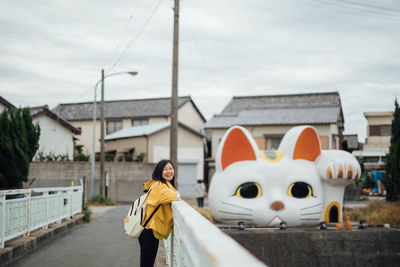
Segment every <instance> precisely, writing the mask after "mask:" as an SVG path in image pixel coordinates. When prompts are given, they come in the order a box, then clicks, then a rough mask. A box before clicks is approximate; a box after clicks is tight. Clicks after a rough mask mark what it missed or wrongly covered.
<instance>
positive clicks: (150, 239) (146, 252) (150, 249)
mask: <svg viewBox="0 0 400 267" xmlns="http://www.w3.org/2000/svg"><path fill="white" fill-rule="evenodd" d="M158 242H159V241H158V239H157V238H155V237H154V235H153V230H151V229H144V230H143V232H142V233H141V234H140V236H139V244H140V267H153V266H154V261H155V260H156V256H157V250H158Z"/></svg>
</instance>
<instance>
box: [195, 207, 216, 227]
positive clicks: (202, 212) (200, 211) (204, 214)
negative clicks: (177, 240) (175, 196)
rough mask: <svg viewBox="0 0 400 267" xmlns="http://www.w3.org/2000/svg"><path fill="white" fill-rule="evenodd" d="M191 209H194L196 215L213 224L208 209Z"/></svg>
mask: <svg viewBox="0 0 400 267" xmlns="http://www.w3.org/2000/svg"><path fill="white" fill-rule="evenodd" d="M192 208H194V209H195V210H196V211H197V212H198V213H200V214H201V215H203V216H204V217H205V218H206V219H207V220H209V221H210V222H212V223H215V222H214V219H213V218H212V217H211V212H210V209H209V208H198V207H195V206H192Z"/></svg>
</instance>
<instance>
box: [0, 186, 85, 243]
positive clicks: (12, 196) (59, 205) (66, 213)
mask: <svg viewBox="0 0 400 267" xmlns="http://www.w3.org/2000/svg"><path fill="white" fill-rule="evenodd" d="M82 197H83V186H73V187H52V188H32V189H17V190H2V191H0V247H1V248H4V243H5V241H7V240H10V239H13V238H15V237H18V236H21V235H26V236H29V235H30V232H31V231H34V230H36V229H39V228H46V229H47V227H48V225H49V224H51V223H54V222H58V223H61V220H62V219H65V218H68V217H71V216H73V215H74V214H76V213H79V212H81V211H82Z"/></svg>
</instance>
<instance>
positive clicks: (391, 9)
mask: <svg viewBox="0 0 400 267" xmlns="http://www.w3.org/2000/svg"><path fill="white" fill-rule="evenodd" d="M336 1H338V2H343V3H348V4H352V5H357V6H364V7H370V8H376V9H381V10H387V11H394V12H400V9H394V8H387V7H380V6H373V5H367V4H363V3H357V2H353V1H346V0H336Z"/></svg>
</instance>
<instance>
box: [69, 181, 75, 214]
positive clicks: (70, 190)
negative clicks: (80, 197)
mask: <svg viewBox="0 0 400 267" xmlns="http://www.w3.org/2000/svg"><path fill="white" fill-rule="evenodd" d="M68 191H69V200H68V201H69V217H70V218H72V204H73V203H72V200H73V194H74V188H73V187H71V188H70V189H68Z"/></svg>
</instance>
